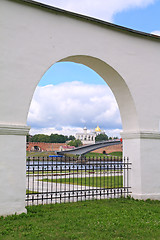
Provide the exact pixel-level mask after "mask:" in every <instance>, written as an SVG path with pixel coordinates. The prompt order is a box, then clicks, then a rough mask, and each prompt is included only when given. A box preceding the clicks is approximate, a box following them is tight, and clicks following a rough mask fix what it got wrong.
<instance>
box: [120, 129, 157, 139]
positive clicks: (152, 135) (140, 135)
mask: <svg viewBox="0 0 160 240" xmlns="http://www.w3.org/2000/svg"><path fill="white" fill-rule="evenodd" d="M120 134H121V137H122V139H160V132H159V131H153V132H151V131H137V132H121V133H120Z"/></svg>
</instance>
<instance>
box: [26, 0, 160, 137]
mask: <svg viewBox="0 0 160 240" xmlns="http://www.w3.org/2000/svg"><path fill="white" fill-rule="evenodd" d="M37 1H38V0H37ZM39 2H42V3H45V4H48V5H52V6H55V7H59V8H62V9H66V10H69V11H73V12H77V13H80V14H84V15H88V16H92V17H95V18H99V19H102V20H105V21H108V22H112V23H115V24H118V25H122V26H125V27H128V28H132V29H135V30H139V31H144V32H148V33H153V34H157V35H160V14H159V13H160V0H81V1H75V0H41V1H39ZM55 103H56V104H55ZM28 125H29V126H31V131H30V134H36V133H45V134H51V133H62V134H64V135H70V134H73V135H74V134H75V133H76V132H81V131H82V128H83V127H85V126H86V127H87V128H88V129H94V128H95V127H96V126H97V125H99V126H100V127H101V128H103V129H104V130H105V131H106V133H107V135H109V136H119V132H120V131H121V128H122V125H121V118H120V114H119V109H118V106H117V103H116V101H115V99H114V96H113V94H112V92H111V90H110V89H109V87H108V86H107V84H106V83H105V82H104V81H103V79H102V78H101V77H100V76H98V75H97V74H96V73H95V72H94V71H93V70H91V69H89V68H87V67H85V66H83V65H80V64H75V63H57V64H55V65H53V66H52V67H51V68H50V69H49V70H48V71H47V72H46V73H45V75H44V76H43V78H42V79H41V81H40V83H39V85H38V86H37V88H36V91H35V94H34V97H33V100H32V103H31V107H30V111H29V115H28Z"/></svg>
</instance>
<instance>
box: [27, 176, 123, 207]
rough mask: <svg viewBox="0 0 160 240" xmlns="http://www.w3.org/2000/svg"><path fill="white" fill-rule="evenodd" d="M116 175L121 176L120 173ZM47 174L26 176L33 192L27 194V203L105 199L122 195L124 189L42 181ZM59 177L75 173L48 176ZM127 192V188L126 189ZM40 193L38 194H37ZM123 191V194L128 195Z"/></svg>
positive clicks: (28, 186) (29, 188) (29, 187)
mask: <svg viewBox="0 0 160 240" xmlns="http://www.w3.org/2000/svg"><path fill="white" fill-rule="evenodd" d="M111 175H112V173H110V174H108V173H107V175H106V173H105V172H104V173H101V174H88V175H85V174H76V173H74V177H75V178H78V177H85V176H86V177H89V176H90V177H96V176H97V177H99V176H101V177H104V176H111ZM116 175H119V176H120V173H117V174H116ZM46 177H47V176H36V175H34V176H33V175H30V176H29V178H28V176H27V177H26V188H27V189H28V190H30V191H31V192H32V194H29V195H27V199H28V201H26V204H27V205H32V204H34V205H37V204H48V203H60V202H75V201H76V202H77V201H84V200H91V199H104V198H112V197H114V198H116V197H120V196H122V189H120V188H119V189H118V188H117V189H105V188H101V189H100V188H96V187H89V186H81V185H73V184H60V183H54V182H44V181H41V180H42V179H45V178H46ZM58 178H66V179H67V178H73V174H71V175H66V176H64V175H63V176H52V175H50V176H48V179H58ZM125 192H126V193H127V189H126V191H125ZM37 193H38V194H37ZM126 193H123V196H126Z"/></svg>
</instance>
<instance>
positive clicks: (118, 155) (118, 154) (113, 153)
mask: <svg viewBox="0 0 160 240" xmlns="http://www.w3.org/2000/svg"><path fill="white" fill-rule="evenodd" d="M109 155H110V156H115V157H122V152H112V153H109Z"/></svg>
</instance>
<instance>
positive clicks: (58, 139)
mask: <svg viewBox="0 0 160 240" xmlns="http://www.w3.org/2000/svg"><path fill="white" fill-rule="evenodd" d="M67 140H68V137H67V136H64V135H62V134H60V135H59V134H53V133H52V134H51V135H50V142H51V143H65V142H66V141H67Z"/></svg>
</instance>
